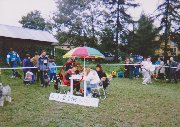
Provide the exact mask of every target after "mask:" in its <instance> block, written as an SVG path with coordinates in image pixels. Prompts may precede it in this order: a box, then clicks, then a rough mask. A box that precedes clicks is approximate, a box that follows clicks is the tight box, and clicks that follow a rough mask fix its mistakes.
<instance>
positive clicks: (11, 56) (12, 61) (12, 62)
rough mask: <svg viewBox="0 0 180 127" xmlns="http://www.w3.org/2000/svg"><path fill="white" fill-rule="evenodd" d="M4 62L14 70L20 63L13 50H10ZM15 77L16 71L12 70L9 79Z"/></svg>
mask: <svg viewBox="0 0 180 127" xmlns="http://www.w3.org/2000/svg"><path fill="white" fill-rule="evenodd" d="M6 62H7V64H8V65H9V66H10V67H11V68H16V67H17V64H18V62H19V63H21V59H20V56H19V55H18V53H17V52H15V51H14V50H13V48H10V52H9V53H8V54H7V58H6ZM15 75H16V70H15V69H12V77H11V78H15Z"/></svg>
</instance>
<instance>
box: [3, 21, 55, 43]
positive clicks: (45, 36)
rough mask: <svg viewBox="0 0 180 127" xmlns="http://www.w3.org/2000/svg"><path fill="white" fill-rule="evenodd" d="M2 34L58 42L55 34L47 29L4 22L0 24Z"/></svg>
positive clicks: (10, 36)
mask: <svg viewBox="0 0 180 127" xmlns="http://www.w3.org/2000/svg"><path fill="white" fill-rule="evenodd" d="M0 36H2V37H9V38H19V39H29V40H36V41H45V42H50V43H58V40H57V39H55V38H54V36H53V35H52V34H50V33H49V32H47V31H42V30H34V29H28V28H23V27H16V26H8V25H2V24H0Z"/></svg>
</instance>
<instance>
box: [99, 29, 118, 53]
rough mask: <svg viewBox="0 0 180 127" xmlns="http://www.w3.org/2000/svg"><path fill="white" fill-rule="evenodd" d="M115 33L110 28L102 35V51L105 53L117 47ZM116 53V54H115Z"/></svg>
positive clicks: (103, 31)
mask: <svg viewBox="0 0 180 127" xmlns="http://www.w3.org/2000/svg"><path fill="white" fill-rule="evenodd" d="M113 34H114V33H113V31H112V30H111V29H109V28H105V29H104V30H102V32H101V34H100V39H101V41H100V49H101V50H102V51H104V52H109V51H112V49H114V47H115V45H116V44H115V42H114V35H113ZM113 53H114V52H113Z"/></svg>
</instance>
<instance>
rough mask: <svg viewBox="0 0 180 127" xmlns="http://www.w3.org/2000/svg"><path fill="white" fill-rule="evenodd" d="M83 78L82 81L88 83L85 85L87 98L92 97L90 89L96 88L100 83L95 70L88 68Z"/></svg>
mask: <svg viewBox="0 0 180 127" xmlns="http://www.w3.org/2000/svg"><path fill="white" fill-rule="evenodd" d="M85 75H86V76H85V77H84V80H85V81H88V83H87V92H86V95H87V96H90V97H91V96H92V91H91V88H96V87H97V85H98V84H99V83H100V82H101V80H100V78H99V76H98V74H97V72H96V71H95V70H92V69H90V68H86V69H85Z"/></svg>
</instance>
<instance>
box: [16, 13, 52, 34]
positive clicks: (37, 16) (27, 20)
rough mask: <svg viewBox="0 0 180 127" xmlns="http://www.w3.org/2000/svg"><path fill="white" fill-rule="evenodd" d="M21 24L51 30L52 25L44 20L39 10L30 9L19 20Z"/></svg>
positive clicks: (30, 27) (26, 26)
mask: <svg viewBox="0 0 180 127" xmlns="http://www.w3.org/2000/svg"><path fill="white" fill-rule="evenodd" d="M19 23H21V24H22V27H25V28H29V29H36V30H46V31H51V30H52V25H51V23H48V22H46V21H45V19H44V18H43V17H42V16H41V13H40V11H37V10H35V11H31V12H30V13H28V14H27V16H23V17H22V19H21V20H20V21H19Z"/></svg>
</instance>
